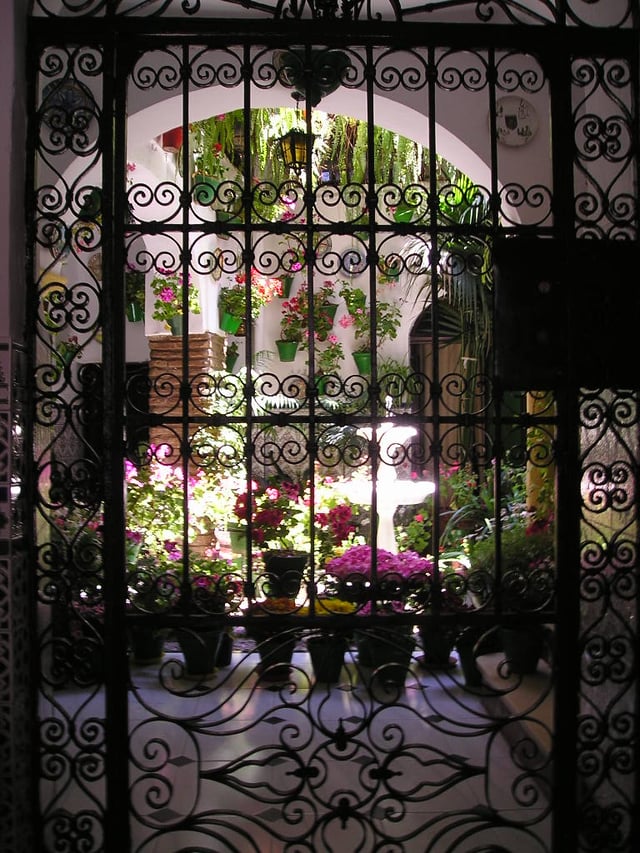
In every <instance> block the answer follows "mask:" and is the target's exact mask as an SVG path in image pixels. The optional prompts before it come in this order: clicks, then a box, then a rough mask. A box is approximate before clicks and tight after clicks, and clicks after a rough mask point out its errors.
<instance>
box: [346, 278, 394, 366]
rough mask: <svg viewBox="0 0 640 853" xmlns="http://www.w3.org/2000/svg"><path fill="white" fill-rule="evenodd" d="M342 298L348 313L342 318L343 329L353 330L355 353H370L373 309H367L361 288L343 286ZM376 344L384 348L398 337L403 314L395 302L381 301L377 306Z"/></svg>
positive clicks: (377, 302)
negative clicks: (385, 344) (389, 341)
mask: <svg viewBox="0 0 640 853" xmlns="http://www.w3.org/2000/svg"><path fill="white" fill-rule="evenodd" d="M340 296H342V297H343V299H344V300H345V302H346V304H347V311H348V313H347V314H345V315H343V316H342V317H341V318H340V325H341V326H342V328H343V329H348V328H353V331H354V338H355V347H354V351H355V352H369V351H370V349H371V308H368V307H366V297H365V294H364V291H363V290H362V289H361V288H359V287H355V288H354V287H350V286H349V285H347V284H345V285H343V287H342V289H341V290H340ZM374 316H375V328H376V344H377V346H378V347H380V346H382V344H384V343H385V341H388V340H394V339H395V338H396V337H397V334H398V329H399V327H400V323H401V322H402V312H401V311H400V308H399V307H398V305H396V304H395V303H394V302H385V300H383V299H380V300H377V301H376V305H375V312H374Z"/></svg>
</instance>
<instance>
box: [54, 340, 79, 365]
mask: <svg viewBox="0 0 640 853" xmlns="http://www.w3.org/2000/svg"><path fill="white" fill-rule="evenodd" d="M80 350H81V346H80V342H79V341H78V336H77V335H69V336H68V337H66V338H64V339H63V340H61V341H59V342H58V344H57V346H56V348H55V351H54V353H53V356H54V361H55V362H56V363H57V366H58V367H59V368H61V369H62V370H64V368H65V367H66V366H67V365H70V364H71V362H72V361H73V359H74V358H80Z"/></svg>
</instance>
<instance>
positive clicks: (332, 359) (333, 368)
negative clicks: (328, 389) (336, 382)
mask: <svg viewBox="0 0 640 853" xmlns="http://www.w3.org/2000/svg"><path fill="white" fill-rule="evenodd" d="M343 360H344V349H343V347H342V344H341V342H340V341H339V340H338V337H337V335H334V334H331V335H329V337H328V338H327V340H326V341H325V342H324V345H323V346H318V347H317V349H316V370H315V373H316V377H317V378H318V386H319V387H318V390H319V393H322V392H323V391H324V383H323V381H322V379H323V377H327V376H332V375H335V374H337V373H338V372H339V370H340V366H341V365H342V362H343Z"/></svg>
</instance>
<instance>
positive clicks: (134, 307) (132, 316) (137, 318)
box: [126, 302, 144, 323]
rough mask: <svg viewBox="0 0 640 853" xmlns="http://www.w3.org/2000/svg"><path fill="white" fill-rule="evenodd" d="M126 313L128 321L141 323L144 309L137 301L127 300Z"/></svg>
mask: <svg viewBox="0 0 640 853" xmlns="http://www.w3.org/2000/svg"><path fill="white" fill-rule="evenodd" d="M126 313H127V320H128V321H129V322H130V323H141V322H142V321H143V320H144V311H143V310H142V308H141V307H140V305H138V303H137V302H129V303H128V304H127V309H126Z"/></svg>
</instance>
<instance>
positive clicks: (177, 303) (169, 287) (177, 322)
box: [150, 269, 200, 335]
mask: <svg viewBox="0 0 640 853" xmlns="http://www.w3.org/2000/svg"><path fill="white" fill-rule="evenodd" d="M158 272H159V274H158V275H156V276H154V278H153V279H152V281H151V285H150V286H151V290H152V292H153V294H154V296H155V297H156V300H155V302H154V303H153V314H152V315H151V316H152V317H153V319H154V320H160V321H162V322H164V323H166V324H167V326H169V328H170V329H171V333H172V334H174V335H180V334H182V319H183V304H182V300H183V289H184V280H183V276H182V270H179V271H172V270H168V269H160V270H159V271H158ZM187 289H188V292H187V308H188V310H189V312H190V313H191V314H199V313H200V295H199V293H198V288H197V287H196V286H195V284H194V283H193V281H192V279H191V275H189V278H188V284H187Z"/></svg>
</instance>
